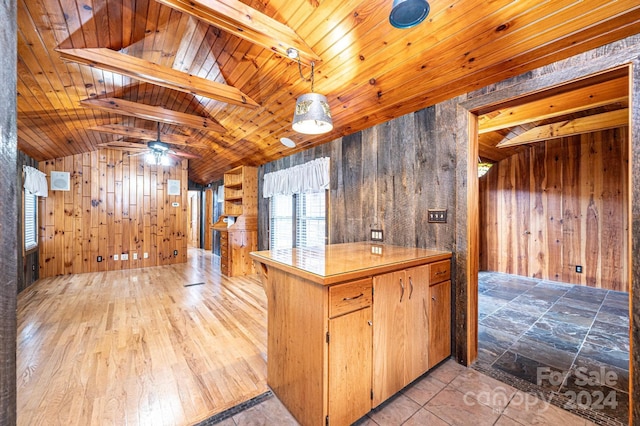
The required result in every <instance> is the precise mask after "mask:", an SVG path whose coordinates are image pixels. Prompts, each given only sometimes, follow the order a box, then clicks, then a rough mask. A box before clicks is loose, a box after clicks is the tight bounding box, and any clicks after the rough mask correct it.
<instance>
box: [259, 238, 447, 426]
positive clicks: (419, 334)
mask: <svg viewBox="0 0 640 426" xmlns="http://www.w3.org/2000/svg"><path fill="white" fill-rule="evenodd" d="M251 257H252V258H253V259H254V261H255V262H256V269H257V270H258V272H259V273H260V274H261V276H262V281H263V284H264V287H265V291H266V294H267V317H268V324H267V328H268V337H267V383H268V385H269V386H270V387H271V389H272V390H273V392H274V393H275V394H276V395H277V396H278V398H279V399H280V401H282V403H283V404H284V405H285V406H286V407H287V408H288V409H289V411H290V412H291V413H292V414H293V416H294V417H295V418H296V419H297V420H298V421H299V422H300V423H301V424H303V425H344V424H351V423H353V422H354V421H356V420H358V419H359V418H360V417H362V416H364V415H365V414H366V413H368V412H369V411H370V410H371V409H372V408H374V407H376V406H378V405H380V404H381V403H382V402H384V401H385V400H386V399H388V398H389V397H391V396H392V395H394V394H395V393H396V392H398V391H399V390H400V389H402V388H403V387H404V386H406V385H407V384H409V383H411V382H412V381H413V380H415V379H416V378H418V377H419V376H420V375H422V374H423V373H424V372H426V371H427V370H429V369H430V368H431V367H432V366H434V365H435V364H437V363H439V362H440V361H442V360H443V359H445V358H447V357H448V356H449V355H450V353H451V281H450V274H451V273H450V271H451V253H450V252H443V251H435V250H427V249H418V248H407V247H398V246H391V245H385V244H376V243H369V242H361V243H346V244H335V245H328V246H323V247H315V248H297V249H284V250H273V251H260V252H253V253H251Z"/></svg>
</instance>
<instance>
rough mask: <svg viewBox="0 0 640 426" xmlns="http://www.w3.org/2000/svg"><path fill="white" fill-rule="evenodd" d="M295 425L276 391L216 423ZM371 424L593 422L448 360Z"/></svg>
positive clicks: (574, 425)
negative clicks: (273, 394) (261, 400)
mask: <svg viewBox="0 0 640 426" xmlns="http://www.w3.org/2000/svg"><path fill="white" fill-rule="evenodd" d="M216 424H218V425H221V426H245V425H247V426H249V425H279V426H280V425H282V426H287V425H297V424H298V423H297V422H296V421H295V419H294V418H293V417H292V416H291V415H290V414H289V412H288V411H287V410H286V408H285V407H284V406H283V405H282V404H281V403H280V401H278V399H277V398H276V397H275V396H272V397H270V398H267V399H266V400H264V401H263V402H261V403H260V404H257V405H255V406H253V407H251V408H248V409H246V410H243V411H241V412H239V413H237V414H235V415H233V416H232V417H229V418H226V419H225V420H222V421H220V422H218V423H216ZM357 424H358V425H360V426H374V425H408V426H409V425H410V426H417V425H430V426H431V425H433V426H446V425H456V426H465V425H469V426H484V425H496V426H516V425H517V426H522V425H566V426H587V425H593V423H591V422H590V421H588V420H586V419H584V418H582V417H578V416H576V415H575V414H571V413H569V412H567V411H565V410H562V409H560V408H558V407H556V406H555V405H552V404H549V403H547V402H545V401H543V400H541V399H538V398H536V397H535V396H532V395H529V394H525V393H523V392H521V391H518V390H517V389H515V388H513V387H511V386H509V385H506V384H504V383H501V382H499V381H497V380H495V379H492V378H491V377H488V376H486V375H484V374H482V373H480V372H478V371H475V370H473V369H470V368H466V367H463V366H461V365H459V364H458V363H456V362H455V361H453V360H447V361H445V362H444V363H442V364H441V365H440V366H438V367H437V368H435V369H434V370H432V371H430V372H428V373H427V374H426V375H424V376H423V377H421V378H420V379H418V380H417V381H416V382H414V383H413V384H411V385H409V386H408V387H407V388H405V389H403V390H402V391H401V392H400V393H398V394H397V395H396V396H394V397H393V398H392V399H391V400H389V401H387V402H386V403H384V404H383V405H382V406H380V407H378V408H377V409H375V410H373V411H371V412H370V413H369V414H368V415H366V416H365V417H363V418H362V419H361V420H360V421H358V422H357Z"/></svg>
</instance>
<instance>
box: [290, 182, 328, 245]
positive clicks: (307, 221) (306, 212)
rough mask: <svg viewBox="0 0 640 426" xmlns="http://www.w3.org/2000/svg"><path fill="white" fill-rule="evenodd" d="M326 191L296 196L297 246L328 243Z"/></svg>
mask: <svg viewBox="0 0 640 426" xmlns="http://www.w3.org/2000/svg"><path fill="white" fill-rule="evenodd" d="M325 201H326V191H321V192H309V193H304V194H298V195H297V196H296V247H317V246H323V245H325V244H326V241H325V236H326V234H327V232H326V229H327V226H326V220H325V217H326V207H325V204H326V203H325Z"/></svg>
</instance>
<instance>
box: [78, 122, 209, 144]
mask: <svg viewBox="0 0 640 426" xmlns="http://www.w3.org/2000/svg"><path fill="white" fill-rule="evenodd" d="M89 130H92V131H94V132H101V133H110V134H114V135H124V136H126V137H129V138H136V139H142V140H145V141H155V140H156V139H157V138H158V132H157V131H156V130H149V129H141V128H139V127H129V126H123V125H122V124H105V125H102V126H94V127H90V128H89ZM160 140H161V141H162V142H166V143H170V144H173V145H185V146H190V147H193V148H207V145H205V144H201V143H197V142H195V141H194V140H193V139H191V138H189V137H188V136H182V135H176V134H173V133H161V134H160Z"/></svg>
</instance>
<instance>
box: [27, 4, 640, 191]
mask: <svg viewBox="0 0 640 426" xmlns="http://www.w3.org/2000/svg"><path fill="white" fill-rule="evenodd" d="M391 4H392V1H391V0H262V1H254V0H248V1H245V2H243V3H239V2H238V1H237V0H197V1H195V0H192V1H190V2H183V1H181V0H161V2H157V1H154V0H18V144H19V148H20V150H22V151H23V152H25V153H26V154H28V155H30V156H31V157H33V158H35V159H36V160H38V161H42V160H46V159H52V158H57V157H62V156H67V155H72V154H79V153H82V152H87V151H91V150H95V149H98V148H99V147H101V146H104V144H105V143H108V142H111V141H118V142H119V143H120V144H121V146H131V143H136V142H139V143H143V142H144V141H145V140H148V139H149V134H151V135H153V134H154V132H155V129H156V123H157V122H158V121H159V122H161V123H163V124H162V125H161V132H162V134H163V135H164V136H163V137H162V139H163V140H166V141H167V142H170V143H174V142H173V141H180V142H181V144H180V145H179V146H178V147H179V148H180V149H181V150H183V151H185V152H189V153H192V154H197V155H199V156H200V157H201V158H199V159H191V160H189V177H190V178H191V179H192V180H193V181H195V182H198V183H203V184H206V183H208V182H211V181H213V180H215V179H218V178H220V177H221V176H222V173H223V172H224V171H225V170H227V169H229V168H231V167H234V166H236V165H239V164H249V165H260V164H263V163H265V162H268V161H271V160H274V159H277V158H280V157H282V156H285V155H290V154H291V153H293V152H295V151H296V150H301V149H306V148H308V147H311V146H313V145H316V144H320V143H324V142H328V141H330V140H333V139H335V138H337V137H340V136H342V135H346V134H350V133H353V132H355V131H358V130H361V129H364V128H367V127H371V126H373V125H375V124H378V123H381V122H384V121H387V120H389V119H392V118H395V117H398V116H400V115H403V114H406V113H408V112H411V111H416V110H418V109H420V108H424V107H426V106H429V105H433V104H435V103H437V102H441V101H443V100H446V99H449V98H451V97H453V96H456V95H458V94H461V93H465V92H467V91H470V90H475V89H478V88H482V87H484V86H486V85H488V84H491V83H494V82H497V81H500V80H503V79H505V78H508V77H511V76H515V75H519V74H522V73H523V72H526V71H528V70H531V69H534V68H537V67H539V66H542V65H545V64H549V63H552V62H554V61H557V60H560V59H563V58H566V57H569V56H571V55H574V54H577V53H580V52H582V51H586V50H589V49H592V48H595V47H598V46H601V45H604V44H607V43H610V42H612V41H615V40H619V39H622V38H624V37H627V36H629V35H632V34H636V33H639V32H640V3H639V2H638V1H637V0H582V1H578V0H547V1H540V0H536V1H526V0H524V1H523V0H492V1H469V0H446V1H445V0H433V1H431V2H430V4H431V12H430V14H429V17H428V18H427V20H426V21H425V22H423V23H421V24H420V25H418V26H417V27H415V28H413V29H408V30H400V29H395V28H393V27H391V26H390V24H389V21H388V15H389V11H390V9H391ZM229 17H233V18H234V19H230V18H229ZM210 23H215V24H216V26H213V25H211V24H210ZM287 44H288V45H293V46H295V47H297V48H298V49H299V50H300V51H301V52H302V55H301V58H302V61H303V62H304V64H306V65H303V72H304V73H305V75H306V76H308V75H309V66H308V63H310V62H311V61H312V60H314V61H315V64H316V66H315V70H316V80H315V91H316V92H318V93H322V94H324V95H326V96H327V98H328V100H329V104H330V106H331V111H332V115H333V120H334V130H333V131H332V132H331V133H328V134H324V135H318V136H306V135H300V134H296V133H294V132H293V130H292V129H291V120H292V116H293V109H294V105H295V100H296V98H297V97H298V96H299V95H301V94H303V93H307V92H309V91H310V83H309V82H307V81H304V80H303V79H301V78H300V76H299V72H298V65H297V63H296V62H294V61H292V60H290V59H289V58H287V57H286V55H285V54H284V52H285V50H286V47H288V45H287ZM88 48H91V50H87V49H88ZM105 49H109V50H106V51H105ZM124 55H127V56H124ZM63 56H64V58H66V60H63V59H62V57H63ZM69 59H71V60H72V61H70V60H69ZM87 64H90V65H87ZM92 65H93V66H92ZM160 75H161V76H162V77H161V78H160V77H158V76H160ZM208 82H211V84H207V83H208ZM621 102H622V103H624V101H621ZM136 104H142V105H137V106H136ZM623 107H624V105H623ZM594 108H596V107H595V106H594ZM600 108H602V106H600ZM599 112H607V111H599ZM186 115H188V116H186ZM565 118H566V117H565ZM572 125H573V124H572ZM577 125H580V124H579V123H578V124H577ZM582 125H584V124H582ZM122 126H126V127H124V128H123V127H122ZM218 126H221V127H218ZM105 129H106V130H105ZM114 129H116V130H117V129H120V132H118V131H115V130H114ZM547 131H552V130H547ZM487 133H490V132H487ZM494 133H495V131H494ZM140 136H142V137H140ZM145 136H146V137H145ZM281 137H288V138H290V139H292V140H293V141H295V142H296V143H297V146H296V147H295V148H293V149H289V148H285V147H284V146H283V145H282V144H281V143H280V141H279V139H280V138H281ZM503 152H507V151H503Z"/></svg>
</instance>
